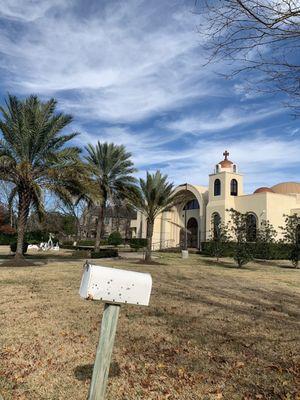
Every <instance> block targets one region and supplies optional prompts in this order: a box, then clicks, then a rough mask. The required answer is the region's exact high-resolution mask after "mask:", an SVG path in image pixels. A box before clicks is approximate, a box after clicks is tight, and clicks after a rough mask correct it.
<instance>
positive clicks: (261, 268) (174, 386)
mask: <svg viewBox="0 0 300 400" xmlns="http://www.w3.org/2000/svg"><path fill="white" fill-rule="evenodd" d="M160 257H161V262H162V263H164V264H165V265H161V266H160V265H153V266H143V265H137V264H136V263H135V262H134V260H120V261H103V260H101V264H102V265H108V266H111V265H115V266H117V267H121V268H125V269H126V268H128V269H133V270H138V271H147V272H150V273H151V274H152V277H153V285H154V287H153V292H152V298H151V304H150V306H149V307H137V306H125V307H122V309H121V314H120V320H119V325H118V331H117V338H116V344H115V349H114V354H113V363H112V368H111V374H110V380H109V388H108V400H121V399H122V400H136V399H137V400H138V399H146V400H148V399H157V400H158V399H169V400H172V399H181V400H187V399H189V400H195V399H203V400H205V399H207V400H209V399H228V400H235V399H243V400H250V399H251V400H252V399H253V400H257V399H270V400H271V399H272V400H276V399H280V400H283V399H284V400H292V399H300V387H299V380H300V356H299V345H300V270H293V269H289V268H283V267H280V266H279V265H277V264H276V263H271V264H270V265H267V264H265V265H264V264H255V263H252V264H249V265H247V266H246V267H245V268H244V269H242V270H238V269H236V268H232V267H231V266H230V262H229V261H228V260H227V261H226V262H225V263H220V265H216V264H215V262H214V261H212V260H210V259H206V258H201V257H200V256H198V255H191V256H190V258H189V259H188V260H182V259H181V258H180V256H179V255H178V254H162V255H161V256H160ZM82 265H83V260H81V261H79V260H72V259H70V260H67V259H66V260H63V259H62V260H59V259H58V260H53V261H50V262H49V263H48V264H41V265H40V266H36V267H27V268H1V267H0V321H1V322H0V343H1V346H0V393H1V394H2V396H3V397H4V400H21V399H24V400H25V399H26V400H27V399H28V400H46V399H47V400H50V399H51V400H58V399H64V400H69V399H70V400H71V399H72V400H73V399H74V400H84V399H86V397H87V392H88V388H89V383H90V377H91V372H92V364H93V360H94V354H95V348H96V344H97V341H98V334H99V328H100V321H101V314H102V308H103V306H102V305H101V304H100V303H96V302H89V301H85V300H81V299H80V298H79V295H78V288H79V284H80V278H81V273H82ZM0 397H1V396H0Z"/></svg>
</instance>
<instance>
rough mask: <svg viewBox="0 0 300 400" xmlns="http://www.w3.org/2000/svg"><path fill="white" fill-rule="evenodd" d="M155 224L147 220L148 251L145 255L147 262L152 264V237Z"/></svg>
mask: <svg viewBox="0 0 300 400" xmlns="http://www.w3.org/2000/svg"><path fill="white" fill-rule="evenodd" d="M153 225H154V224H153V222H152V221H151V220H149V219H147V249H146V254H145V261H146V262H151V261H152V257H151V254H152V236H153Z"/></svg>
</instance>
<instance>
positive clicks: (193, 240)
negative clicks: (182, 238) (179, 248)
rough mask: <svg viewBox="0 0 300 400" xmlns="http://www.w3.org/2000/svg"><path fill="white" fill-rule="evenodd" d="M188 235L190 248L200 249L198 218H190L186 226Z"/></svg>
mask: <svg viewBox="0 0 300 400" xmlns="http://www.w3.org/2000/svg"><path fill="white" fill-rule="evenodd" d="M186 227H187V230H188V234H187V239H188V247H194V248H197V247H198V222H197V220H196V218H190V219H189V220H188V223H187V225H186Z"/></svg>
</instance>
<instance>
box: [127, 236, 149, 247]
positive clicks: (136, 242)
mask: <svg viewBox="0 0 300 400" xmlns="http://www.w3.org/2000/svg"><path fill="white" fill-rule="evenodd" d="M129 245H130V247H131V248H132V249H135V250H139V249H142V248H144V247H147V239H141V238H132V239H130V243H129Z"/></svg>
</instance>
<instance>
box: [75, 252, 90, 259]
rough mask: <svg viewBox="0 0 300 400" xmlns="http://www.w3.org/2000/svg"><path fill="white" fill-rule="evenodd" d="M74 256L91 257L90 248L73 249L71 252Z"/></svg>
mask: <svg viewBox="0 0 300 400" xmlns="http://www.w3.org/2000/svg"><path fill="white" fill-rule="evenodd" d="M72 257H74V258H91V250H75V251H73V253H72Z"/></svg>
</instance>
